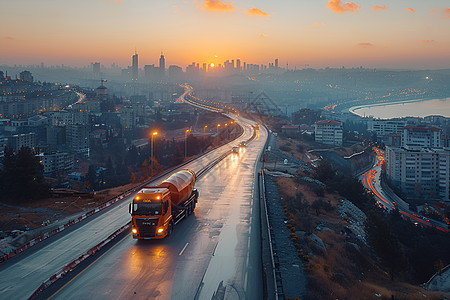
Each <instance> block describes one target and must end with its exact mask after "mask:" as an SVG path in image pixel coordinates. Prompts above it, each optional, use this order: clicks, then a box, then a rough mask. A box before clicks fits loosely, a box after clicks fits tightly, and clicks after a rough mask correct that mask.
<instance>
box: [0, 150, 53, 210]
mask: <svg viewBox="0 0 450 300" xmlns="http://www.w3.org/2000/svg"><path fill="white" fill-rule="evenodd" d="M1 163H2V164H3V169H2V170H1V171H0V182H1V183H2V184H1V185H0V192H1V193H0V197H1V199H3V200H12V199H13V200H14V202H17V203H20V202H28V201H33V200H37V199H40V198H43V197H46V196H48V193H49V186H48V184H47V183H46V182H45V179H44V175H43V172H44V167H43V165H42V164H41V163H40V161H39V158H38V157H36V156H35V154H34V153H33V151H32V150H31V149H30V148H26V147H22V148H21V149H20V150H19V151H18V152H17V153H14V152H13V151H12V149H9V148H6V149H5V155H4V156H3V158H2V159H1Z"/></svg>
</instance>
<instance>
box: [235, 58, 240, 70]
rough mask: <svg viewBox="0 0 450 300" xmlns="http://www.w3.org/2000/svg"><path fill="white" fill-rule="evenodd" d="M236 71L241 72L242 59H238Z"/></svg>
mask: <svg viewBox="0 0 450 300" xmlns="http://www.w3.org/2000/svg"><path fill="white" fill-rule="evenodd" d="M236 69H237V70H238V72H240V71H241V59H240V58H238V59H236Z"/></svg>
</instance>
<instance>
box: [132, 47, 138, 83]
mask: <svg viewBox="0 0 450 300" xmlns="http://www.w3.org/2000/svg"><path fill="white" fill-rule="evenodd" d="M138 72H139V60H138V54H137V52H135V53H134V55H133V57H132V65H131V80H138Z"/></svg>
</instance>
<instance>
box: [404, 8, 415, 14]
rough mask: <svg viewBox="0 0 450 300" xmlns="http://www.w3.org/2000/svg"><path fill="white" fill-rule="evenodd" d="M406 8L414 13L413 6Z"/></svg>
mask: <svg viewBox="0 0 450 300" xmlns="http://www.w3.org/2000/svg"><path fill="white" fill-rule="evenodd" d="M406 10H409V11H410V12H412V13H415V12H416V11H415V10H414V9H413V8H411V7H407V8H406Z"/></svg>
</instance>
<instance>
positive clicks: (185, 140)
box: [184, 129, 189, 158]
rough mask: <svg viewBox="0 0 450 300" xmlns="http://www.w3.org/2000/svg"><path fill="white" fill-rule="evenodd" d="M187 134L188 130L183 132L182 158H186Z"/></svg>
mask: <svg viewBox="0 0 450 300" xmlns="http://www.w3.org/2000/svg"><path fill="white" fill-rule="evenodd" d="M188 132H189V129H186V131H185V132H184V158H186V157H187V134H188Z"/></svg>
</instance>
